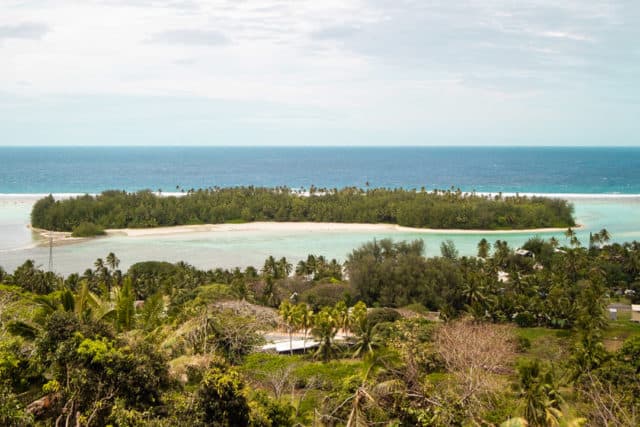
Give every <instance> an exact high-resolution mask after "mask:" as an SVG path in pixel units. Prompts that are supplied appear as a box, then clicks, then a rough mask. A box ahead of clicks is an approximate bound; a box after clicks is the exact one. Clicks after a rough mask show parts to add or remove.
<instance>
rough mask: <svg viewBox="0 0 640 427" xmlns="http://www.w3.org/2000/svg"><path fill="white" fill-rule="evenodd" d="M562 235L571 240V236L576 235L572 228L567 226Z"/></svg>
mask: <svg viewBox="0 0 640 427" xmlns="http://www.w3.org/2000/svg"><path fill="white" fill-rule="evenodd" d="M564 237H565V238H566V239H567V240H571V239H572V238H574V237H576V232H575V231H574V230H573V228H571V227H569V228H567V230H566V231H565V232H564Z"/></svg>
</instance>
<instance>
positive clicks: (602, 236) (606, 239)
mask: <svg viewBox="0 0 640 427" xmlns="http://www.w3.org/2000/svg"><path fill="white" fill-rule="evenodd" d="M598 234H599V235H600V239H601V240H602V243H608V242H609V240H611V234H609V232H608V231H607V229H606V228H603V229H602V230H600V231H599V232H598Z"/></svg>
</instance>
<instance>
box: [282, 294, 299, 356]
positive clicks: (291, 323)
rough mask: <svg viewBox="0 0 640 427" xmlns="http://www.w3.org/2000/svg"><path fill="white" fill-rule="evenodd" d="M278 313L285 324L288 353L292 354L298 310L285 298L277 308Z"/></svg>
mask: <svg viewBox="0 0 640 427" xmlns="http://www.w3.org/2000/svg"><path fill="white" fill-rule="evenodd" d="M278 313H280V316H281V317H282V320H283V321H284V323H285V325H287V331H288V333H289V353H290V354H293V332H294V330H295V329H296V328H297V327H298V324H299V322H298V319H297V316H298V313H299V312H298V310H296V309H295V306H293V305H292V304H291V303H290V302H289V300H285V301H283V302H282V304H280V308H278Z"/></svg>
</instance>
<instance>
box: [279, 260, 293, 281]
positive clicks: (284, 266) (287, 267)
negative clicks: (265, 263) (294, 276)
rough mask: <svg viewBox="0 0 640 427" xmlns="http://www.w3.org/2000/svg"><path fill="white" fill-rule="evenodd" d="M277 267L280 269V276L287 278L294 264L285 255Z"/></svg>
mask: <svg viewBox="0 0 640 427" xmlns="http://www.w3.org/2000/svg"><path fill="white" fill-rule="evenodd" d="M276 268H277V270H278V277H280V278H286V277H289V274H291V271H292V269H293V265H291V263H290V262H288V261H287V259H286V258H285V257H282V258H280V260H279V261H278V262H277V267H276Z"/></svg>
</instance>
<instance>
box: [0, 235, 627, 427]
mask: <svg viewBox="0 0 640 427" xmlns="http://www.w3.org/2000/svg"><path fill="white" fill-rule="evenodd" d="M608 239H609V235H608V233H607V232H606V230H603V231H601V232H600V233H597V234H596V235H593V236H592V239H591V241H590V242H589V245H588V246H587V247H583V246H582V245H581V243H580V242H579V241H578V240H577V239H575V235H573V233H572V232H571V231H568V232H567V244H566V245H564V246H560V244H559V242H557V241H555V240H550V241H545V240H541V239H531V240H529V241H528V242H526V244H525V245H524V247H525V248H527V249H529V250H530V251H532V253H533V254H535V256H532V257H529V256H522V255H518V254H516V253H515V251H514V250H513V249H512V248H510V247H509V246H508V245H507V244H506V243H504V242H501V241H497V242H495V243H494V244H493V245H491V244H489V243H488V242H487V241H486V240H484V239H483V240H482V241H481V242H480V243H479V245H478V254H479V256H478V257H460V256H459V255H458V253H457V251H456V249H455V247H454V246H453V245H452V244H451V243H447V242H445V243H444V244H443V245H442V248H441V252H442V253H441V255H440V256H437V257H431V258H425V257H424V256H423V253H422V252H423V247H422V244H421V243H419V242H392V241H389V240H381V241H373V242H370V243H367V244H365V245H363V246H361V247H360V248H357V249H355V250H354V251H353V252H352V253H351V254H350V255H349V257H348V260H347V261H346V263H345V264H344V265H340V264H339V263H338V262H337V261H336V260H327V259H325V258H324V257H322V256H316V255H309V256H308V257H307V258H306V259H304V260H302V261H300V262H299V263H298V264H297V265H295V266H294V265H292V264H291V263H290V262H288V261H287V259H285V258H280V259H277V258H275V257H269V258H268V259H267V260H265V263H264V265H263V266H261V268H254V267H248V268H245V269H239V268H237V269H232V270H225V269H215V270H207V271H203V270H198V269H196V268H194V267H192V266H190V265H189V264H186V263H177V264H170V263H166V262H155V261H152V262H144V263H138V264H135V265H133V266H131V267H130V268H129V269H128V270H127V271H124V272H123V271H121V270H120V269H119V265H120V261H119V260H118V258H117V257H116V256H115V255H114V254H109V255H108V256H107V257H105V258H104V259H98V260H96V262H95V263H94V265H93V266H92V268H89V269H87V270H86V271H85V272H84V273H82V274H71V275H69V276H67V277H61V276H58V275H56V274H54V273H51V272H45V271H42V270H41V269H39V268H37V266H35V265H34V263H33V262H32V261H27V262H25V263H24V264H23V265H22V266H20V267H19V268H17V269H16V270H15V271H14V272H12V273H6V272H4V270H2V269H0V425H15V426H23V425H24V426H26V425H42V426H48V425H81V426H106V425H113V426H147V425H150V426H174V425H194V426H205V425H220V426H227V425H228V426H293V425H316V426H349V427H352V426H369V425H389V426H396V425H411V426H472V425H483V426H492V425H495V426H497V425H504V426H523V425H525V422H528V425H530V426H579V425H585V424H586V425H609V426H633V425H638V424H639V421H640V420H639V418H638V414H640V389H639V384H640V324H636V323H632V322H630V321H629V315H628V313H622V312H621V313H620V317H619V319H618V320H608V317H607V313H606V307H607V306H608V304H610V303H611V302H619V303H622V304H628V303H629V302H633V301H636V302H637V301H639V300H640V244H638V243H635V242H634V243H629V244H624V245H619V244H611V245H609V244H607V240H608ZM499 272H502V273H501V274H498V273H499ZM434 311H437V312H439V313H437V312H436V313H434ZM438 314H439V315H438ZM269 333H275V334H276V335H280V336H281V337H285V340H284V341H285V342H287V341H289V340H290V342H292V341H293V340H294V339H295V340H302V341H303V342H305V343H307V342H308V343H310V344H311V347H312V348H310V349H308V350H306V351H298V352H297V353H296V354H289V352H288V351H287V352H285V353H284V354H275V353H264V352H260V351H258V350H259V347H260V345H262V344H264V343H265V340H266V337H268V336H269V335H268V334H269Z"/></svg>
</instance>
